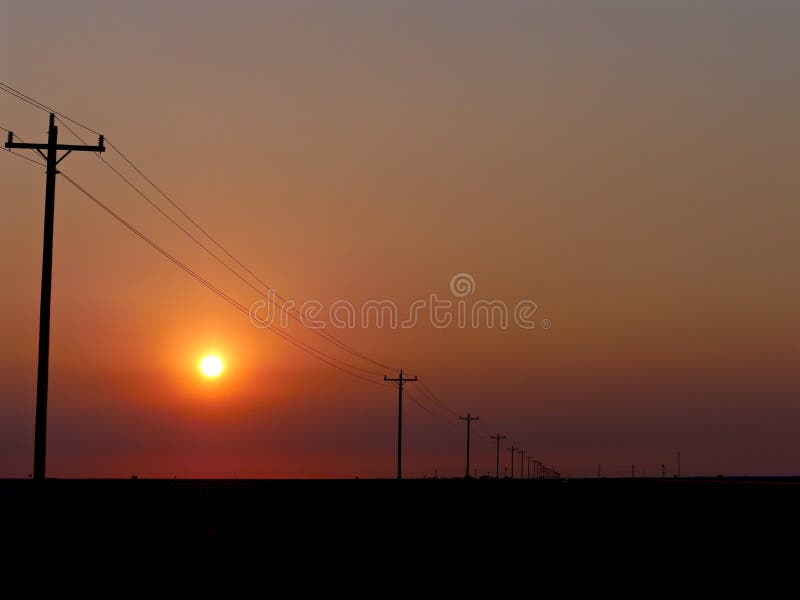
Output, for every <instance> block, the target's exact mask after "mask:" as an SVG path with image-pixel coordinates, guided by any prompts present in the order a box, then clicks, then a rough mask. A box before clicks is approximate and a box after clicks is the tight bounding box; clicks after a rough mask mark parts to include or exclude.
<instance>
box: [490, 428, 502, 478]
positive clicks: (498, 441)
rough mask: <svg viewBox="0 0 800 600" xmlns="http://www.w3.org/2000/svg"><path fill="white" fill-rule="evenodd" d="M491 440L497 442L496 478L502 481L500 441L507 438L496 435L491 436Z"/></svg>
mask: <svg viewBox="0 0 800 600" xmlns="http://www.w3.org/2000/svg"><path fill="white" fill-rule="evenodd" d="M489 437H490V438H492V439H493V440H497V459H496V463H495V477H496V478H497V479H500V440H504V439H506V436H504V435H500V434H499V433H497V434H495V435H490V436H489Z"/></svg>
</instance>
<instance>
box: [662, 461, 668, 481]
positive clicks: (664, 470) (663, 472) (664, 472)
mask: <svg viewBox="0 0 800 600" xmlns="http://www.w3.org/2000/svg"><path fill="white" fill-rule="evenodd" d="M666 476H667V465H665V464H664V463H661V479H664V478H666Z"/></svg>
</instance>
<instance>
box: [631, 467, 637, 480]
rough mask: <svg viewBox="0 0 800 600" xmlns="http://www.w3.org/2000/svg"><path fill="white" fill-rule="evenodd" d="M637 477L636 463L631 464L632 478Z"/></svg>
mask: <svg viewBox="0 0 800 600" xmlns="http://www.w3.org/2000/svg"><path fill="white" fill-rule="evenodd" d="M635 478H636V465H631V479H635Z"/></svg>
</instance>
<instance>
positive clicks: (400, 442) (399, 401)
mask: <svg viewBox="0 0 800 600" xmlns="http://www.w3.org/2000/svg"><path fill="white" fill-rule="evenodd" d="M383 380H384V381H393V382H396V383H397V479H398V481H399V480H400V479H402V478H403V384H404V383H406V382H407V381H416V380H417V376H416V375H414V377H403V369H400V377H396V378H391V377H386V376H385V375H384V376H383Z"/></svg>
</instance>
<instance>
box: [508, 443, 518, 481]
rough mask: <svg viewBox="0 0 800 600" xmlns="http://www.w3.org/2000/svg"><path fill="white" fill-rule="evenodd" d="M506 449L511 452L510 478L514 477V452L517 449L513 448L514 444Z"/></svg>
mask: <svg viewBox="0 0 800 600" xmlns="http://www.w3.org/2000/svg"><path fill="white" fill-rule="evenodd" d="M508 451H509V452H511V479H514V453H515V452H516V451H517V449H516V448H514V446H511V448H509V449H508Z"/></svg>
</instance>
